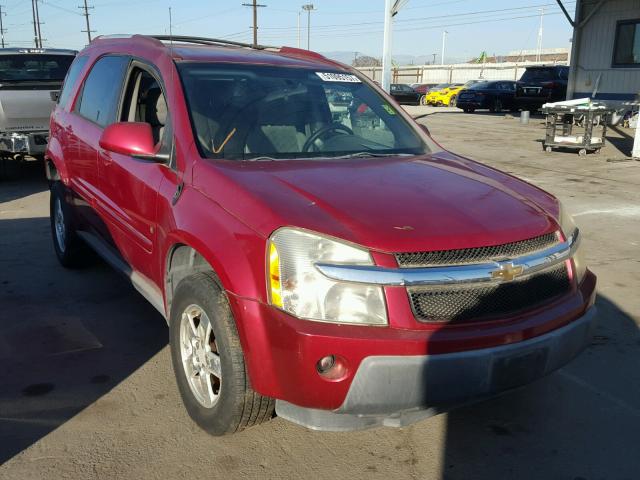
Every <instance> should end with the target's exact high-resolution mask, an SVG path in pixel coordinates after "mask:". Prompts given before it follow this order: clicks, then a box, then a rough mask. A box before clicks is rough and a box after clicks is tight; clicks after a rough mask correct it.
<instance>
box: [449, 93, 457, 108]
mask: <svg viewBox="0 0 640 480" xmlns="http://www.w3.org/2000/svg"><path fill="white" fill-rule="evenodd" d="M457 102H458V96H457V95H453V96H452V97H451V98H450V99H449V106H450V107H455V106H456V103H457Z"/></svg>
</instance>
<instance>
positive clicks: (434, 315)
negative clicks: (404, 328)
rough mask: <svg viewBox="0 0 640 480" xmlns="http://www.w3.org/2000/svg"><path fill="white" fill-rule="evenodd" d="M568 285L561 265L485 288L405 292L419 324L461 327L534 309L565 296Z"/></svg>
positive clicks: (416, 288)
mask: <svg viewBox="0 0 640 480" xmlns="http://www.w3.org/2000/svg"><path fill="white" fill-rule="evenodd" d="M570 286H571V283H570V280H569V275H568V272H567V268H566V266H565V264H564V263H563V264H561V265H560V266H556V267H554V268H552V269H550V270H547V271H545V272H542V273H539V274H537V275H534V276H532V277H529V278H524V279H521V280H515V281H513V282H506V283H500V284H493V285H489V286H484V285H479V284H475V285H471V286H464V287H460V286H458V285H456V286H452V287H444V286H443V287H438V288H433V287H415V288H408V289H407V291H408V294H409V302H410V303H411V308H412V310H413V313H414V315H415V317H416V319H417V320H418V321H420V322H449V323H465V322H469V321H472V320H473V321H483V320H490V319H492V318H496V317H504V316H507V315H512V314H516V313H518V312H521V311H523V310H527V309H530V308H534V307H535V306H537V305H540V304H542V303H545V302H549V301H551V300H552V299H554V298H557V297H560V296H561V295H563V294H565V293H567V292H568V291H569V289H570Z"/></svg>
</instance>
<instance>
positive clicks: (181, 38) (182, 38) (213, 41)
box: [145, 35, 278, 50]
mask: <svg viewBox="0 0 640 480" xmlns="http://www.w3.org/2000/svg"><path fill="white" fill-rule="evenodd" d="M145 36H148V37H150V38H155V39H156V40H161V41H165V42H169V41H174V42H184V43H197V44H199V45H223V46H228V45H231V46H234V47H244V48H254V49H257V50H266V49H270V48H273V49H277V48H278V47H271V46H268V45H255V46H254V45H252V44H250V43H242V42H234V41H231V40H223V39H220V38H207V37H191V36H188V35H145Z"/></svg>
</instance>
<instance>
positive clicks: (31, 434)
mask: <svg viewBox="0 0 640 480" xmlns="http://www.w3.org/2000/svg"><path fill="white" fill-rule="evenodd" d="M49 228H50V227H49V219H48V218H31V219H20V220H0V249H1V251H2V254H1V255H0V362H2V366H3V368H2V370H0V385H1V388H0V465H1V464H2V463H3V462H5V461H6V460H8V459H10V458H11V457H13V456H14V455H16V454H18V453H19V452H21V451H22V450H24V449H26V448H27V447H29V446H30V445H32V444H33V443H35V442H36V441H37V440H39V439H40V438H41V437H43V436H44V435H47V434H48V433H49V432H51V431H52V430H54V429H56V428H57V427H58V426H60V425H62V424H64V423H65V422H66V421H67V420H69V419H71V418H72V417H73V416H75V415H76V414H78V413H79V412H80V411H81V410H83V409H84V408H85V407H87V406H88V405H90V404H91V403H93V402H94V401H95V400H97V399H98V398H100V397H101V396H103V395H104V394H106V393H107V392H108V391H110V390H111V389H113V388H114V387H115V386H117V385H118V384H119V383H120V382H121V381H122V380H124V379H125V378H127V377H128V376H129V375H131V373H132V372H134V371H135V370H136V369H138V368H139V367H140V366H142V365H143V364H145V363H146V362H147V361H148V360H149V359H150V358H151V357H152V356H154V355H155V354H156V353H157V352H158V351H160V350H161V349H162V348H163V347H164V346H166V345H167V342H168V332H167V328H166V324H165V322H164V319H162V318H161V316H160V315H159V314H158V313H157V312H156V311H155V310H154V309H153V307H151V306H150V305H149V304H147V302H145V301H144V300H143V299H142V297H140V295H138V294H137V293H136V292H135V291H134V289H133V288H132V287H130V286H129V285H128V284H127V282H125V281H123V279H122V278H121V277H120V276H119V275H118V274H116V273H115V272H113V271H112V270H111V269H110V268H108V267H107V266H106V265H104V264H102V263H99V262H97V261H95V262H94V263H95V265H93V266H90V267H88V268H86V269H84V270H80V271H70V270H65V269H63V268H62V267H61V266H59V264H58V263H57V260H56V258H55V255H54V253H53V247H52V246H51V240H50V232H49Z"/></svg>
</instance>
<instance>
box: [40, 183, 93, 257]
mask: <svg viewBox="0 0 640 480" xmlns="http://www.w3.org/2000/svg"><path fill="white" fill-rule="evenodd" d="M49 217H50V222H51V237H52V240H53V249H54V250H55V252H56V257H58V261H59V262H60V264H61V265H62V266H63V267H65V268H78V267H82V266H85V265H87V264H88V263H89V261H90V259H91V254H90V252H89V250H88V248H87V246H86V245H85V243H84V242H83V241H82V240H81V239H80V237H78V234H77V233H76V228H75V220H74V212H73V208H72V207H71V206H70V205H69V204H68V203H67V200H66V196H65V189H64V185H62V184H61V183H60V182H53V183H52V184H51V194H50V200H49ZM58 228H59V229H60V230H58Z"/></svg>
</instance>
